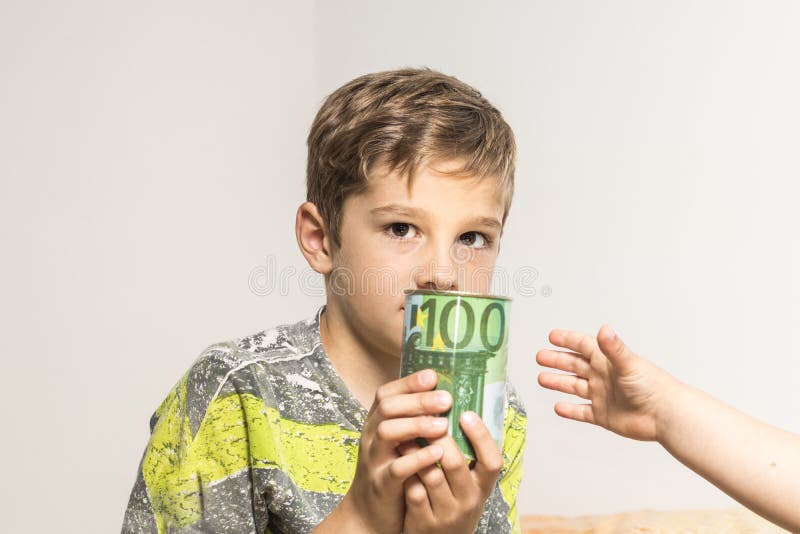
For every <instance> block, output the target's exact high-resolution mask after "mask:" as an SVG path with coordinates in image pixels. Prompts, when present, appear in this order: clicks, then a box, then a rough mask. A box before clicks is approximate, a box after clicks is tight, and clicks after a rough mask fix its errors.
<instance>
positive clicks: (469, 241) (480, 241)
mask: <svg viewBox="0 0 800 534" xmlns="http://www.w3.org/2000/svg"><path fill="white" fill-rule="evenodd" d="M458 239H459V241H460V242H461V243H462V244H464V245H467V246H468V247H472V248H487V247H488V246H489V245H491V244H492V242H491V240H490V239H489V238H488V237H486V236H485V235H484V234H482V233H480V232H466V233H464V234H461V236H460V237H459V238H458Z"/></svg>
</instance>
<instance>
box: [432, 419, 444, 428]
mask: <svg viewBox="0 0 800 534" xmlns="http://www.w3.org/2000/svg"><path fill="white" fill-rule="evenodd" d="M431 424H432V425H433V427H434V428H440V429H441V428H446V427H447V419H446V418H444V417H434V418H433V422H432V423H431Z"/></svg>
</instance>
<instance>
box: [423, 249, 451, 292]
mask: <svg viewBox="0 0 800 534" xmlns="http://www.w3.org/2000/svg"><path fill="white" fill-rule="evenodd" d="M452 252H453V251H452V247H451V246H450V244H446V243H442V244H436V243H431V244H430V245H429V246H428V247H426V249H425V252H424V254H423V255H422V257H421V264H420V265H418V267H417V269H416V276H415V280H414V284H415V285H416V287H417V288H418V289H438V290H445V291H458V272H457V269H456V265H455V262H454V261H453V257H452V256H453V254H452Z"/></svg>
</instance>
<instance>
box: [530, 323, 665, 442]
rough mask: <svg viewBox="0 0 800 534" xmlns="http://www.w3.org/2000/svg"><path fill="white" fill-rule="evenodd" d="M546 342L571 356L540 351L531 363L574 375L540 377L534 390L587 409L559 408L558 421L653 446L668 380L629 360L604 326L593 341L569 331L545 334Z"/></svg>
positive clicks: (634, 357)
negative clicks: (572, 398)
mask: <svg viewBox="0 0 800 534" xmlns="http://www.w3.org/2000/svg"><path fill="white" fill-rule="evenodd" d="M550 342H551V343H552V344H553V345H556V346H558V347H563V348H566V349H569V350H570V351H572V352H566V351H558V350H550V349H544V350H540V351H539V352H538V354H537V355H536V361H537V362H538V363H539V364H540V365H543V366H545V367H551V368H553V369H558V370H560V371H566V372H567V373H573V374H568V375H565V374H556V373H541V374H539V384H541V385H542V386H543V387H546V388H548V389H553V390H556V391H561V392H563V393H570V394H572V395H577V396H578V397H581V398H584V399H587V400H589V401H591V404H572V403H566V402H559V403H557V404H556V405H555V411H556V413H557V414H558V415H560V416H561V417H566V418H567V419H574V420H576V421H583V422H586V423H593V424H596V425H600V426H602V427H604V428H607V429H608V430H611V431H613V432H616V433H617V434H620V435H622V436H625V437H628V438H633V439H639V440H646V441H652V440H657V439H658V437H659V421H660V418H659V411H658V410H659V408H663V407H664V406H665V405H666V403H667V402H668V401H669V398H670V390H671V389H674V388H675V387H677V386H678V382H677V381H676V380H675V379H674V378H672V376H671V375H669V374H668V373H666V372H665V371H662V370H661V369H659V368H658V367H656V366H655V365H653V364H651V363H650V362H648V361H647V360H645V359H644V358H640V357H639V356H637V355H636V354H634V353H633V352H632V351H631V350H630V349H629V348H628V347H627V346H626V345H625V344H624V343H623V342H622V340H621V339H620V338H619V337H618V336H617V335H616V334H615V333H614V331H613V330H611V328H610V327H608V326H603V327H602V328H601V329H600V331H599V332H598V334H597V339H595V338H593V337H591V336H587V335H585V334H580V333H578V332H572V331H568V330H553V331H552V332H550Z"/></svg>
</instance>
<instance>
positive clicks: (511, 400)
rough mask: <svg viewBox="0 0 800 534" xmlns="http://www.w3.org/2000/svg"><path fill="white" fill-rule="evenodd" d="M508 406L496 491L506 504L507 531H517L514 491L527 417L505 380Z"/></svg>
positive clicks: (522, 450) (519, 466) (512, 388)
mask: <svg viewBox="0 0 800 534" xmlns="http://www.w3.org/2000/svg"><path fill="white" fill-rule="evenodd" d="M506 388H507V395H508V407H507V409H506V415H505V420H504V427H503V468H502V470H501V471H500V482H499V485H500V491H501V493H502V495H503V500H504V501H506V503H507V504H508V506H509V511H508V522H509V523H510V525H511V532H512V533H514V534H518V533H520V532H521V529H520V522H519V514H518V511H517V494H518V492H519V486H520V483H521V482H522V459H523V456H524V454H525V438H526V433H527V426H528V417H527V414H526V412H525V407H524V406H523V404H522V401H521V400H520V398H519V397H518V396H517V393H516V390H515V389H514V386H513V385H512V384H511V382H506Z"/></svg>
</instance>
